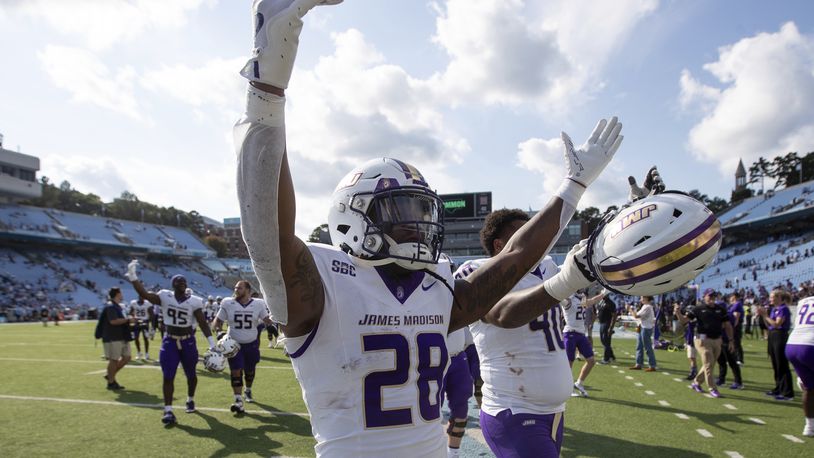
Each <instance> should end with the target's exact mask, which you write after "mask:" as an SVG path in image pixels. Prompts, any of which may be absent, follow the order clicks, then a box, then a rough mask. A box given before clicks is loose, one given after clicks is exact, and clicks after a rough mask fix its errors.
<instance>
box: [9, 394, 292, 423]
mask: <svg viewBox="0 0 814 458" xmlns="http://www.w3.org/2000/svg"><path fill="white" fill-rule="evenodd" d="M0 399H9V400H13V401H45V402H64V403H71V404H95V405H105V406H126V407H146V408H149V409H163V408H164V405H163V404H146V403H140V402H115V401H97V400H92V399H70V398H46V397H39V396H13V395H7V394H0ZM173 407H174V408H176V409H179V410H183V409H184V408H185V407H184V406H173ZM196 409H197V410H202V411H205V412H225V413H230V412H231V411H230V410H229V409H221V408H217V407H196ZM246 412H247V413H253V414H269V415H275V416H287V417H290V416H296V417H308V414H307V413H298V412H269V411H267V410H248V409H247V410H246Z"/></svg>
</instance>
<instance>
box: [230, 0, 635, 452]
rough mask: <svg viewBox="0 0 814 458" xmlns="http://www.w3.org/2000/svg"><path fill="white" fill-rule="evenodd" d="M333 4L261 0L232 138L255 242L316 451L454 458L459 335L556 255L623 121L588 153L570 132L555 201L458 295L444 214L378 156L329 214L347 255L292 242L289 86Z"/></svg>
mask: <svg viewBox="0 0 814 458" xmlns="http://www.w3.org/2000/svg"><path fill="white" fill-rule="evenodd" d="M326 3H338V2H337V1H335V0H325V1H318V0H294V1H291V0H277V1H274V0H259V1H255V2H254V7H253V9H254V18H255V34H256V35H255V47H254V51H253V57H252V58H251V59H250V60H249V61H248V62H247V64H246V65H245V66H244V68H243V70H242V71H241V74H242V75H243V76H244V77H246V78H247V79H248V80H249V84H250V85H249V87H248V93H247V104H246V112H245V114H244V116H243V118H242V119H241V120H240V121H239V122H238V124H237V125H236V126H235V144H236V148H237V150H238V153H237V158H238V173H237V176H238V183H237V185H238V197H239V199H240V213H241V228H242V232H243V237H244V239H245V241H246V246H247V248H248V251H249V254H250V256H251V259H252V265H253V267H254V270H255V272H256V274H257V277H258V279H259V281H260V285H261V288H262V290H263V293H264V296H265V297H269V298H274V301H273V302H271V303H270V308H271V310H270V314H271V316H272V319H273V320H274V321H276V322H279V323H281V324H282V325H283V332H284V333H285V335H286V341H285V346H286V350H287V351H288V353H289V354H290V355H291V360H292V364H293V366H294V371H295V374H296V376H297V380H298V381H299V383H300V385H301V387H302V392H303V398H304V400H305V402H306V406H307V407H308V411H309V413H310V415H311V426H312V431H313V433H314V436H315V438H316V442H317V444H316V453H317V455H318V456H329V457H332V458H333V457H354V458H356V457H377V458H378V457H383V456H386V457H388V458H399V457H405V458H415V457H423V458H426V457H437V458H443V457H446V455H447V444H446V442H447V441H446V438H445V435H444V430H443V428H442V426H441V411H440V408H441V393H440V391H439V389H438V388H439V387H440V386H441V385H442V382H443V378H444V373H445V372H446V369H447V365H448V363H449V351H448V349H447V334H449V333H450V332H452V331H455V330H457V329H460V328H462V327H464V326H466V325H468V324H469V323H472V322H474V321H477V320H479V319H480V318H481V317H482V316H483V315H484V314H486V313H487V312H488V311H489V310H490V309H491V308H492V307H493V306H494V305H495V304H496V303H497V302H498V300H500V299H501V298H502V297H503V296H505V295H506V293H508V292H509V291H510V290H511V289H512V288H513V287H514V286H515V285H516V284H517V282H518V281H519V280H520V279H521V278H523V277H524V276H525V274H526V273H527V272H529V271H530V270H531V269H532V268H534V267H535V266H536V265H537V264H538V263H539V261H540V259H542V258H543V257H544V256H545V255H546V253H547V252H548V250H549V249H550V247H551V246H552V245H553V244H554V242H555V241H556V240H557V238H558V237H559V235H560V233H561V232H562V230H563V229H564V228H565V227H566V225H567V224H568V221H569V220H570V219H571V217H572V216H573V214H574V210H575V208H576V206H577V204H578V202H579V200H580V198H581V197H582V195H583V193H584V192H585V189H586V188H587V187H588V186H590V185H591V183H593V181H594V180H595V179H596V178H597V177H598V176H599V174H600V173H601V172H602V170H603V169H604V168H605V166H606V165H607V164H608V163H609V162H610V160H611V159H612V157H613V155H614V154H615V153H616V151H617V149H618V148H619V145H620V143H621V142H622V136H621V135H620V131H621V129H622V125H621V123H619V122H618V121H617V119H616V118H612V119H611V120H610V121H607V120H604V119H603V120H601V121H600V122H599V123H598V125H597V126H596V128H595V129H594V131H593V134H591V136H590V137H589V139H588V141H587V142H586V143H585V144H584V145H582V146H581V147H575V146H574V145H573V143H572V142H571V139H570V138H569V137H568V136H567V135H565V134H563V135H562V138H563V143H564V146H565V147H564V159H565V176H564V177H563V181H562V184H561V186H560V188H559V189H558V191H557V192H556V193H555V195H554V196H553V197H552V198H551V199H550V200H549V201H548V203H547V204H546V205H545V206H544V207H543V209H542V210H541V211H540V212H539V213H537V214H536V215H535V216H534V217H532V218H531V220H530V221H529V222H528V223H527V224H525V225H524V226H523V227H522V228H520V229H519V230H518V231H517V232H516V233H515V234H514V235H513V236H512V237H511V239H510V240H509V241H508V242H507V244H506V247H505V248H504V249H503V250H502V251H501V252H500V254H498V255H496V256H494V257H493V258H491V259H490V260H489V261H488V262H486V263H485V264H484V265H483V266H481V267H480V268H479V269H477V270H476V271H475V272H473V273H472V274H471V275H469V276H468V277H466V278H465V279H460V280H457V281H454V284H453V278H452V272H451V271H450V268H449V265H448V264H447V262H446V261H441V262H439V256H440V254H441V251H442V248H443V240H444V226H443V224H442V214H443V202H442V201H441V199H440V198H439V197H438V195H437V194H436V193H435V191H434V190H433V188H431V187H430V185H429V183H428V182H427V181H426V180H425V178H424V176H423V175H422V174H421V173H420V172H419V171H418V169H416V168H415V167H414V166H412V165H410V164H408V163H406V162H404V161H401V160H397V159H392V158H379V159H372V160H370V161H367V162H365V163H364V164H362V165H361V166H359V167H357V168H356V169H354V170H352V171H351V172H350V173H349V174H348V175H346V177H345V178H344V179H343V180H342V181H341V182H340V183H339V185H338V186H337V187H336V189H335V190H334V193H333V196H332V198H331V202H330V210H329V214H328V226H329V227H328V230H329V233H330V236H331V240H332V243H333V244H334V247H328V246H325V245H319V244H313V245H309V244H305V243H304V242H303V241H302V240H300V239H299V238H297V236H296V235H295V216H296V204H295V192H294V185H293V182H292V179H291V173H290V170H289V157H288V153H287V148H286V125H285V120H284V111H285V109H284V108H285V98H284V94H285V92H284V90H285V88H286V87H287V86H288V82H289V79H290V77H291V72H292V69H293V65H294V58H295V56H296V52H297V46H298V43H299V33H300V31H301V30H302V25H303V22H302V17H303V16H304V15H305V14H306V13H307V12H308V11H309V10H311V9H312V8H313V7H315V6H316V5H318V4H326ZM314 127H316V126H314ZM349 135H353V133H349ZM336 141H344V140H343V139H336ZM397 146H398V145H391V147H392V148H390V149H393V150H400V148H397ZM585 252H586V246H585V245H580V246H577V247H575V248H574V250H572V252H571V253H570V254H569V255H568V257H567V259H566V261H565V264H564V266H563V269H562V270H561V271H560V272H559V273H557V274H555V275H553V276H552V277H551V278H549V279H547V280H545V282H544V283H543V285H542V286H543V288H544V290H542V291H541V296H540V297H539V300H538V301H536V303H537V305H539V306H541V307H543V308H550V307H555V306H556V305H557V304H558V303H559V301H560V300H562V299H564V298H566V297H568V296H569V295H570V294H573V292H574V291H576V290H578V289H580V288H584V287H586V286H588V285H590V284H591V282H592V280H590V279H589V277H590V275H588V276H587V277H586V274H584V273H583V270H581V269H580V268H579V264H581V263H583V262H584V257H585ZM453 304H455V305H453ZM542 313H543V312H541V311H536V313H535V314H534V315H533V316H530V317H527V316H525V315H524V316H522V317H521V318H519V319H520V320H525V321H522V322H521V323H520V325H526V324H528V323H529V322H530V321H531V320H532V319H533V318H534V317H537V316H539V315H541V314H542ZM509 315H510V316H511V313H509Z"/></svg>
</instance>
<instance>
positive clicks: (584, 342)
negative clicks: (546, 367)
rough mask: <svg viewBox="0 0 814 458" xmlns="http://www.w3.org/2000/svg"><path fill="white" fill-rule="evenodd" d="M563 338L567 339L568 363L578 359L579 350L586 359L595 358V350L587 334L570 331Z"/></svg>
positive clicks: (566, 352)
mask: <svg viewBox="0 0 814 458" xmlns="http://www.w3.org/2000/svg"><path fill="white" fill-rule="evenodd" d="M563 337H565V354H566V355H568V362H571V363H573V362H574V359H576V357H577V352H576V350H577V349H579V354H581V355H582V356H584V357H585V358H593V356H594V349H593V347H592V346H591V342H589V341H588V337H586V336H585V334H583V333H581V332H575V331H569V332H566V333H565V335H564V336H563Z"/></svg>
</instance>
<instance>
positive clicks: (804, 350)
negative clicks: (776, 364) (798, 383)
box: [786, 344, 814, 390]
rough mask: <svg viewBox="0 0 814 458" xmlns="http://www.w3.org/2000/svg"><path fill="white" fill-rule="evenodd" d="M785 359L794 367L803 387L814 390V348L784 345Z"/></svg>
mask: <svg viewBox="0 0 814 458" xmlns="http://www.w3.org/2000/svg"><path fill="white" fill-rule="evenodd" d="M786 358H788V360H789V362H790V363H791V365H792V366H794V372H797V376H798V377H800V380H802V381H803V386H805V387H806V389H808V390H814V346H811V345H795V344H786Z"/></svg>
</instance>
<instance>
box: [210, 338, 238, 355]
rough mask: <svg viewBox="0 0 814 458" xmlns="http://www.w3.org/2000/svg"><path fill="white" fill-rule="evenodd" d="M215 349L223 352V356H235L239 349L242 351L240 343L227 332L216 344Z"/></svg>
mask: <svg viewBox="0 0 814 458" xmlns="http://www.w3.org/2000/svg"><path fill="white" fill-rule="evenodd" d="M215 350H217V351H219V352H220V353H223V356H225V357H227V358H231V357H233V356H235V355H236V354H237V352H238V351H240V344H239V343H237V341H236V340H235V339H233V338H232V336H230V335H229V334H226V335H224V336H223V337H221V338H220V340H218V344H217V345H215Z"/></svg>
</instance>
